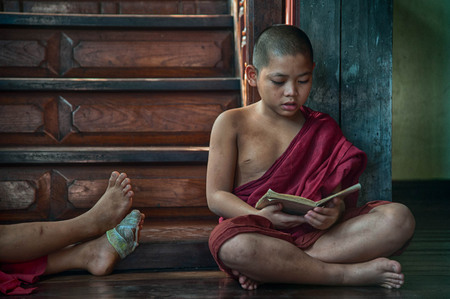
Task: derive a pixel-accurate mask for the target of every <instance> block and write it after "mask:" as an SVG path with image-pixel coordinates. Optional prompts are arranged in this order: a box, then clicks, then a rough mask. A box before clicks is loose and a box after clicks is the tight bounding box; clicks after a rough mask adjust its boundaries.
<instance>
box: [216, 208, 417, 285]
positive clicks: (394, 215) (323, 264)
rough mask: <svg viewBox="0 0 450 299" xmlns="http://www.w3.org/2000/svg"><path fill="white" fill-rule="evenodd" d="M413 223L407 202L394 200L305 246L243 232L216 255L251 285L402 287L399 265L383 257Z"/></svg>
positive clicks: (401, 242) (407, 236) (407, 233)
mask: <svg viewBox="0 0 450 299" xmlns="http://www.w3.org/2000/svg"><path fill="white" fill-rule="evenodd" d="M414 226H415V222H414V218H413V216H412V214H411V213H410V211H409V210H408V208H406V207H405V206H403V205H401V204H397V203H391V204H386V205H381V206H377V207H375V208H373V209H372V210H371V211H370V212H369V213H368V214H365V215H360V216H357V217H355V218H352V219H350V220H347V221H345V222H342V223H339V224H336V225H335V226H334V227H333V228H332V229H330V230H329V231H328V232H327V233H326V234H324V235H322V236H321V237H320V238H319V239H318V240H317V241H316V242H315V244H314V245H312V246H311V247H309V248H307V249H306V250H301V249H299V248H297V247H296V246H295V245H294V244H292V243H290V242H288V241H285V240H281V239H277V238H273V237H270V236H266V235H262V234H258V233H244V234H238V235H236V236H235V237H232V238H231V239H229V240H227V241H225V243H223V245H222V246H221V248H220V250H219V252H218V257H219V259H220V260H221V262H222V263H223V264H224V265H225V266H226V267H228V268H230V269H232V273H233V274H234V275H235V276H236V277H238V279H239V283H240V284H241V286H242V287H243V288H244V289H248V290H251V289H255V288H256V287H257V286H258V284H259V283H260V282H272V283H299V284H322V285H380V286H383V287H386V288H399V287H401V285H402V284H403V282H404V276H403V274H402V273H401V266H400V264H399V263H398V262H396V261H394V260H389V259H387V258H385V257H387V256H390V255H392V254H393V253H395V252H396V251H398V250H399V249H401V248H402V247H403V246H404V244H405V243H406V242H407V241H408V240H409V239H410V238H411V237H412V234H413V232H414Z"/></svg>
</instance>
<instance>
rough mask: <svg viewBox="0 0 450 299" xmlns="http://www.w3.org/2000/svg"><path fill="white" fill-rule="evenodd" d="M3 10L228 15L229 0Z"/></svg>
mask: <svg viewBox="0 0 450 299" xmlns="http://www.w3.org/2000/svg"><path fill="white" fill-rule="evenodd" d="M3 11H7V12H26V13H63V14H226V13H229V8H228V0H146V1H140V0H121V1H120V0H119V1H113V0H110V1H104V0H71V1H59V0H33V1H27V0H4V1H3Z"/></svg>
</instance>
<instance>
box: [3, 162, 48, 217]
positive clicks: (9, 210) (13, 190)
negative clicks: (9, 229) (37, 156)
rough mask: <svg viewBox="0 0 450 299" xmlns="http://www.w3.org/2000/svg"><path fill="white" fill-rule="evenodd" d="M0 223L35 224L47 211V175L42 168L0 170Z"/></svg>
mask: <svg viewBox="0 0 450 299" xmlns="http://www.w3.org/2000/svg"><path fill="white" fill-rule="evenodd" d="M0 169H1V171H2V177H1V181H0V220H1V221H5V220H8V221H14V222H16V221H36V220H42V219H47V216H48V214H49V211H50V192H51V175H50V172H48V171H46V170H43V169H31V168H27V169H23V168H22V167H16V169H15V171H12V170H11V169H10V168H0Z"/></svg>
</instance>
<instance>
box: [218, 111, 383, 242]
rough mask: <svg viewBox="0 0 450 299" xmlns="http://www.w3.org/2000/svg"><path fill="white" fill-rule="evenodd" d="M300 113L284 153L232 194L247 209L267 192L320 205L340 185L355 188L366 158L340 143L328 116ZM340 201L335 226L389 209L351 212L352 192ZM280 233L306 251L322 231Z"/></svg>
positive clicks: (354, 198)
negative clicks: (298, 124)
mask: <svg viewBox="0 0 450 299" xmlns="http://www.w3.org/2000/svg"><path fill="white" fill-rule="evenodd" d="M301 111H302V113H303V114H304V116H305V123H304V124H303V127H302V128H301V130H300V131H299V133H298V134H297V135H296V136H295V138H294V139H293V140H292V142H291V144H290V145H289V147H288V148H287V149H286V151H285V152H284V153H283V154H282V155H281V156H280V157H279V158H278V159H277V160H276V161H275V162H274V164H273V165H272V166H271V167H270V168H269V169H268V170H267V171H266V173H265V174H264V175H263V176H262V177H260V178H259V179H257V180H254V181H251V182H248V183H246V184H244V185H242V186H239V187H237V188H235V189H234V190H233V193H234V194H235V195H236V196H238V197H239V198H240V199H242V200H243V201H245V202H246V203H248V204H249V205H251V206H253V207H254V206H255V204H256V203H257V202H258V200H259V199H260V198H261V197H262V196H263V195H264V193H266V192H267V190H268V189H269V188H270V189H272V190H274V191H276V192H279V193H287V194H294V195H299V196H302V197H306V198H309V199H312V200H314V201H319V200H320V199H322V198H323V197H326V196H328V195H330V194H331V193H332V192H333V190H334V189H335V188H336V187H337V186H338V185H339V184H341V188H342V189H344V188H347V187H349V186H351V185H353V184H355V183H357V182H358V179H359V176H360V175H361V173H362V172H363V170H364V169H365V167H366V163H367V158H366V154H365V153H364V152H363V151H361V150H359V149H358V148H357V147H355V146H354V145H353V144H352V143H351V142H349V141H348V140H347V139H346V138H345V136H344V135H343V134H342V131H341V129H340V128H339V126H338V124H337V123H336V121H334V120H333V119H332V118H331V117H330V116H329V115H327V114H325V113H321V112H317V111H313V110H312V109H310V108H308V107H305V106H303V107H302V108H301ZM363 188H364V186H363ZM344 201H345V207H346V210H345V212H344V215H342V217H341V219H340V221H344V220H347V219H349V218H352V217H355V216H357V215H360V214H365V213H368V212H369V211H370V209H372V208H373V207H375V206H377V205H380V204H384V203H388V202H382V201H376V202H371V203H369V204H367V205H365V206H364V207H361V208H356V204H357V201H358V193H357V192H355V193H352V194H350V195H348V196H347V197H346V198H345V200H344ZM221 221H222V219H221ZM242 225H243V224H242ZM283 232H286V233H289V234H290V235H291V236H292V237H293V239H294V240H295V241H294V242H295V243H296V245H297V246H298V247H300V248H307V247H309V246H310V245H312V244H313V243H314V242H315V241H316V240H317V239H318V238H319V237H320V236H321V235H322V234H323V233H325V232H326V231H320V230H317V229H315V228H313V227H311V226H310V225H309V224H303V225H301V226H299V227H295V228H292V229H289V230H284V231H283ZM212 237H213V236H212ZM222 237H224V236H222Z"/></svg>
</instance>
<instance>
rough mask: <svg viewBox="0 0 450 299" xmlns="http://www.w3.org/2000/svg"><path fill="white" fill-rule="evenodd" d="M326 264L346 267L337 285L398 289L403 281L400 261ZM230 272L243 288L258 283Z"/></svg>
mask: <svg viewBox="0 0 450 299" xmlns="http://www.w3.org/2000/svg"><path fill="white" fill-rule="evenodd" d="M328 266H329V267H339V268H341V267H346V269H344V271H343V273H344V274H343V276H342V277H343V280H342V281H340V282H339V281H336V284H337V285H353V286H354V285H378V286H381V287H384V288H387V289H398V288H400V287H401V286H402V285H403V283H404V275H403V274H402V273H401V265H400V263H399V262H397V261H394V260H389V259H387V258H377V259H375V260H372V261H369V262H366V263H360V264H340V265H338V264H329V265H328ZM341 269H342V268H341ZM338 272H340V271H338ZM232 273H233V275H234V276H235V277H237V279H238V281H239V284H240V285H241V287H242V288H243V289H245V290H249V291H250V290H255V289H257V288H258V286H259V285H260V283H259V282H257V281H255V280H253V279H251V278H249V277H247V276H245V275H243V274H242V273H240V272H239V271H236V270H232Z"/></svg>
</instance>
